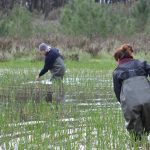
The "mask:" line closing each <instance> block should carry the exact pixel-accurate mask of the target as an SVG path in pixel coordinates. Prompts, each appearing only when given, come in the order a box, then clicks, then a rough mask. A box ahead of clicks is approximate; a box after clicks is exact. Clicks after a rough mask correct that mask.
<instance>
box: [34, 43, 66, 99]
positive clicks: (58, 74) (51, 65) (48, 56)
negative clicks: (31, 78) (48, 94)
mask: <svg viewBox="0 0 150 150" xmlns="http://www.w3.org/2000/svg"><path fill="white" fill-rule="evenodd" d="M38 51H39V52H40V53H41V54H42V55H44V57H45V64H44V67H43V69H42V70H41V71H40V73H39V74H38V75H37V76H36V81H39V79H40V77H41V76H43V75H44V74H45V73H46V72H48V71H50V72H51V74H52V77H51V79H50V80H51V81H53V82H54V84H53V86H55V87H57V89H55V90H56V91H57V92H59V93H57V92H56V101H60V100H61V99H62V97H63V94H64V93H63V77H64V75H65V64H64V60H63V58H62V56H61V55H60V53H59V49H57V48H51V47H50V46H49V45H47V44H46V43H41V44H40V45H39V49H38Z"/></svg>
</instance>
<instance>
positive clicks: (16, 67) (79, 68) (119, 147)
mask: <svg viewBox="0 0 150 150" xmlns="http://www.w3.org/2000/svg"><path fill="white" fill-rule="evenodd" d="M66 66H67V72H66V76H65V78H64V91H65V102H60V103H57V102H56V101H54V100H53V102H52V103H47V102H46V101H45V97H44V96H45V95H44V94H45V92H47V90H49V89H50V88H52V90H53V93H54V94H55V92H56V91H55V90H56V89H54V88H53V87H51V86H52V85H45V84H39V89H38V90H39V91H38V92H37V93H38V94H41V97H40V101H36V99H35V98H34V97H33V95H34V94H33V93H34V92H36V88H35V84H29V83H28V82H30V81H34V77H35V75H36V73H37V72H38V70H39V68H40V67H42V64H41V63H40V62H30V61H24V60H15V61H10V62H3V63H1V68H0V69H1V75H0V85H1V87H0V88H1V89H0V96H1V97H0V112H1V113H0V148H1V149H2V148H3V149H16V150H17V149H21V150H22V149H29V150H30V149H31V150H37V149H40V150H46V149H55V150H59V149H62V150H63V149H65V150H70V149H75V150H78V149H81V150H85V149H87V150H88V149H89V150H91V149H92V150H94V149H100V150H127V149H132V147H134V149H135V150H138V147H139V145H142V147H143V149H147V147H146V146H147V140H146V138H143V141H142V142H141V143H135V142H133V140H132V139H131V138H130V137H129V135H128V133H127V131H126V130H125V127H124V119H123V116H122V112H121V109H120V105H119V104H117V103H116V98H115V96H114V94H113V90H112V77H111V76H112V70H113V67H114V66H115V62H114V61H113V60H112V59H104V58H102V59H89V60H86V59H83V60H80V61H79V62H75V61H66ZM33 68H34V69H33ZM49 78H50V77H49V74H47V75H45V76H44V77H43V78H42V80H45V79H49ZM24 83H28V84H24ZM18 93H20V95H21V96H24V97H25V96H26V97H25V100H24V99H23V98H22V97H20V98H18V99H16V96H17V95H18ZM37 93H35V94H37ZM42 94H43V95H42Z"/></svg>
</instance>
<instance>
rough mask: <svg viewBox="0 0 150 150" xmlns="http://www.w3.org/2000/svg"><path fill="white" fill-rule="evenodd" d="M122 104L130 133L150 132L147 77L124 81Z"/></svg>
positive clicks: (149, 97)
mask: <svg viewBox="0 0 150 150" xmlns="http://www.w3.org/2000/svg"><path fill="white" fill-rule="evenodd" d="M120 102H121V107H122V111H123V114H124V117H125V120H126V128H127V130H128V131H129V132H131V133H134V134H135V135H139V136H141V135H142V134H143V133H145V132H146V133H149V132H150V83H149V81H148V80H147V78H146V77H145V76H136V77H132V78H129V79H127V80H125V81H123V84H122V89H121V94H120Z"/></svg>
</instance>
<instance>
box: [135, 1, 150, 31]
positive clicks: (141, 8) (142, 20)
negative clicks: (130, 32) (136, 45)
mask: <svg viewBox="0 0 150 150" xmlns="http://www.w3.org/2000/svg"><path fill="white" fill-rule="evenodd" d="M132 15H133V17H134V18H135V21H136V22H135V25H136V27H137V29H138V30H140V29H142V30H143V29H145V26H146V25H147V20H148V17H149V15H150V1H147V0H139V1H137V4H136V5H135V6H134V9H133V11H132Z"/></svg>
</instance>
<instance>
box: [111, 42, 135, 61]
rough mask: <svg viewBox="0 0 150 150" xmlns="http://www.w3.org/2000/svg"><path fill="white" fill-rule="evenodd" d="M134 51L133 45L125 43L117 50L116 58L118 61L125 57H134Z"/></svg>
mask: <svg viewBox="0 0 150 150" xmlns="http://www.w3.org/2000/svg"><path fill="white" fill-rule="evenodd" d="M133 52H134V51H133V48H132V46H131V45H129V44H124V45H122V46H121V47H119V48H118V49H117V50H116V51H115V53H114V58H115V60H116V61H118V60H121V59H124V58H133V57H132V53H133Z"/></svg>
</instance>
